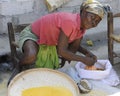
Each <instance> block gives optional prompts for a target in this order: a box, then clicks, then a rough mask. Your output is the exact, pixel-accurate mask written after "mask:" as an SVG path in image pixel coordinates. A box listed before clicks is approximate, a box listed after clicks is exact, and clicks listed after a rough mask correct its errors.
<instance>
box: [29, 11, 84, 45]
mask: <svg viewBox="0 0 120 96" xmlns="http://www.w3.org/2000/svg"><path fill="white" fill-rule="evenodd" d="M80 26H81V20H80V14H72V13H65V12H59V13H53V14H48V15H46V16H43V17H42V18H40V19H38V20H37V21H35V22H33V23H32V24H31V27H32V32H33V33H34V34H35V35H37V36H38V38H39V39H38V44H46V45H57V43H58V37H59V33H60V29H62V31H63V32H64V33H65V34H66V36H67V37H69V43H70V42H72V41H74V40H76V39H78V38H81V37H82V36H83V34H84V33H85V30H80Z"/></svg>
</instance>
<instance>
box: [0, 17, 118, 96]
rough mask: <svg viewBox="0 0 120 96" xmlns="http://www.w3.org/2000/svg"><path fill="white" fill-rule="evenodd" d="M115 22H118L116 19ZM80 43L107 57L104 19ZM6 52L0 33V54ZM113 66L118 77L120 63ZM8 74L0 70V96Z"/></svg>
mask: <svg viewBox="0 0 120 96" xmlns="http://www.w3.org/2000/svg"><path fill="white" fill-rule="evenodd" d="M116 22H117V23H119V22H118V21H117V20H116ZM118 25H119V24H117V25H116V29H117V30H119V26H118ZM88 39H90V40H92V41H93V46H88V45H87V43H86V40H88ZM82 45H83V46H84V47H86V48H87V49H88V50H90V51H91V52H93V53H94V54H95V55H96V56H97V57H98V59H108V50H107V26H106V19H104V20H103V21H102V22H101V23H100V24H99V25H98V27H97V28H94V29H90V30H88V31H87V33H86V34H85V36H84V38H83V42H82ZM119 49H120V44H118V43H115V50H116V51H118V52H120V50H119ZM8 52H10V47H9V39H8V35H7V34H0V55H3V54H5V53H8ZM118 60H119V59H118ZM113 68H114V69H115V71H116V72H117V74H118V76H119V78H120V64H115V65H114V66H113ZM9 76H10V72H1V71H0V96H6V93H7V87H6V83H7V80H8V78H9ZM116 88H119V89H120V85H119V86H117V87H116ZM90 96H92V95H90ZM95 96H98V95H95ZM101 96H102V95H101ZM117 96H118V95H117ZM119 96H120V95H119Z"/></svg>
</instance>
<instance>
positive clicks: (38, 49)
mask: <svg viewBox="0 0 120 96" xmlns="http://www.w3.org/2000/svg"><path fill="white" fill-rule="evenodd" d="M103 16H104V8H103V6H102V5H101V4H100V3H99V2H98V1H90V0H89V1H85V2H83V3H82V5H81V8H80V14H78V13H77V14H72V13H66V12H59V13H52V14H48V15H46V16H43V17H42V18H40V19H38V20H36V21H35V22H33V23H32V24H31V25H30V26H28V27H26V28H25V29H24V30H23V31H22V32H21V34H20V43H19V45H20V48H21V51H22V52H23V58H22V59H21V60H20V62H19V64H20V65H27V64H32V63H34V62H35V61H36V66H37V67H47V68H52V69H56V68H59V63H58V58H57V56H60V57H62V58H64V59H66V60H68V61H81V62H83V63H84V64H86V65H88V66H92V65H94V63H95V62H96V61H97V57H96V56H95V55H94V54H92V53H91V52H89V51H88V50H86V49H84V48H83V47H81V46H80V42H81V40H82V37H83V35H84V34H85V31H86V29H90V28H93V27H96V26H97V25H98V23H99V22H100V21H101V20H102V18H103ZM48 47H52V48H51V49H52V52H51V50H49V51H48V53H49V52H51V53H50V54H47V52H46V50H45V49H47V50H48V49H50V48H48ZM53 47H54V48H53ZM43 51H44V52H43ZM77 51H79V52H80V53H82V54H83V55H84V56H81V55H76V54H75V53H76V52H77ZM45 52H46V53H45ZM53 53H54V54H53ZM45 54H46V55H45ZM56 54H57V55H56ZM43 55H44V56H43ZM53 55H54V56H53ZM45 56H47V57H45ZM52 56H53V57H52ZM48 59H49V60H48ZM51 59H53V60H54V61H53V60H51ZM47 60H48V61H47ZM50 62H51V63H50ZM52 63H54V64H52Z"/></svg>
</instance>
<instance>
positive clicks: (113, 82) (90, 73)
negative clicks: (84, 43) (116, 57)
mask: <svg viewBox="0 0 120 96" xmlns="http://www.w3.org/2000/svg"><path fill="white" fill-rule="evenodd" d="M85 66H86V65H85V64H83V63H82V62H78V63H77V64H76V65H75V68H76V70H77V71H78V73H79V76H80V78H85V79H93V80H101V81H102V82H104V83H106V84H108V85H110V86H117V85H118V84H120V80H119V78H118V76H117V74H116V72H115V70H114V69H113V68H112V65H111V63H110V62H109V60H98V61H97V62H96V63H95V66H96V67H97V68H102V69H105V70H103V71H100V70H85Z"/></svg>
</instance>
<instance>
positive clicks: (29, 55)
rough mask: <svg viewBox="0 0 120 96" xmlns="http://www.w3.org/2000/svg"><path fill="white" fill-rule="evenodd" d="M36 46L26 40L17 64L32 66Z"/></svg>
mask: <svg viewBox="0 0 120 96" xmlns="http://www.w3.org/2000/svg"><path fill="white" fill-rule="evenodd" d="M38 49H39V47H38V44H37V43H36V42H35V41H33V40H26V41H25V43H24V45H23V56H22V58H21V60H20V62H19V64H20V65H29V64H33V63H34V62H35V60H36V57H37V53H38Z"/></svg>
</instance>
